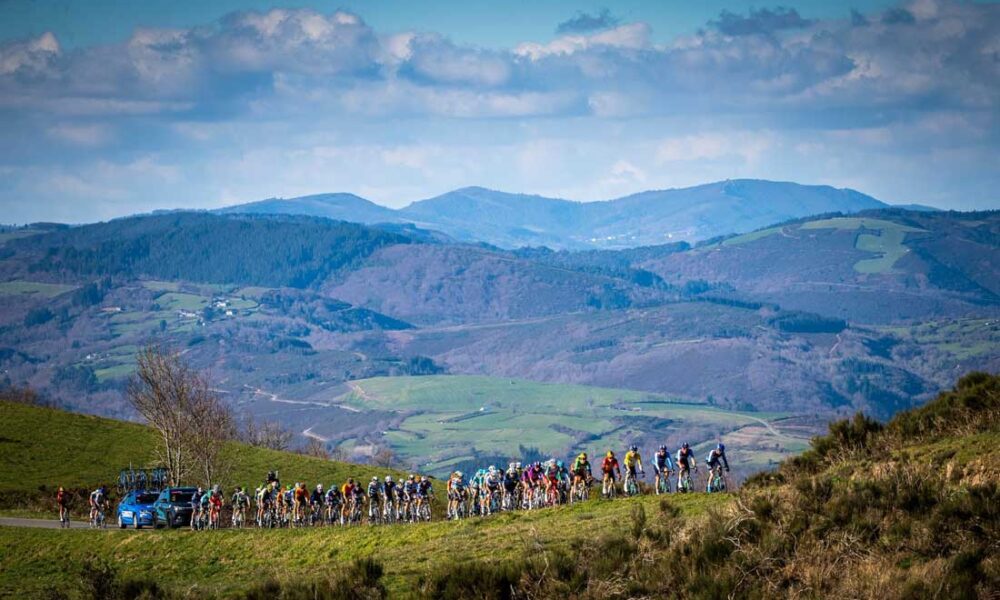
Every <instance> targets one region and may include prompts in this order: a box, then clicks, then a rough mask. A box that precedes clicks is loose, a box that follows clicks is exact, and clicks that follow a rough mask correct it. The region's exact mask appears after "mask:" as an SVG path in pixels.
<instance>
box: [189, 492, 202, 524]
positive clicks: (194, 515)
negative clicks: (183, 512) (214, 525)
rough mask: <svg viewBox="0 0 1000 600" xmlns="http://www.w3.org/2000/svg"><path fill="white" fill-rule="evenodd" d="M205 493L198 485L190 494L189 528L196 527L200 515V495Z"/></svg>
mask: <svg viewBox="0 0 1000 600" xmlns="http://www.w3.org/2000/svg"><path fill="white" fill-rule="evenodd" d="M204 495H205V491H204V490H202V489H201V486H198V489H197V490H195V492H194V495H193V496H191V530H192V531H194V530H197V529H198V520H199V519H200V517H201V497H202V496H204Z"/></svg>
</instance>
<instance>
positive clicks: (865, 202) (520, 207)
mask: <svg viewBox="0 0 1000 600" xmlns="http://www.w3.org/2000/svg"><path fill="white" fill-rule="evenodd" d="M885 207H887V205H886V204H884V203H882V202H880V201H878V200H876V199H875V198H872V197H871V196H867V195H865V194H862V193H860V192H856V191H854V190H849V189H837V188H833V187H829V186H807V185H800V184H797V183H788V182H774V181H762V180H752V179H734V180H727V181H721V182H716V183H710V184H705V185H700V186H696V187H690V188H682V189H670V190H655V191H648V192H642V193H639V194H633V195H631V196H625V197H623V198H617V199H614V200H607V201H601V202H574V201H570V200H563V199H559V198H547V197H544V196H537V195H528V194H511V193H507V192H500V191H496V190H489V189H486V188H482V187H467V188H461V189H458V190H454V191H451V192H448V193H446V194H442V195H440V196H435V197H433V198H428V199H426V200H420V201H417V202H413V203H412V204H410V205H408V206H406V207H404V208H401V209H396V210H394V209H389V208H385V207H382V206H379V205H377V204H374V203H372V202H369V201H367V200H365V199H363V198H360V197H358V196H354V195H352V194H320V195H315V196H304V197H301V198H293V199H288V200H284V199H271V200H262V201H259V202H251V203H249V204H240V205H236V206H230V207H227V208H224V209H222V210H221V212H227V213H271V214H303V215H310V216H321V217H328V218H332V219H340V220H344V221H354V222H359V223H366V224H374V223H413V224H415V225H417V226H419V227H423V228H426V229H432V230H437V231H441V232H443V233H446V234H448V235H449V236H452V237H454V238H455V239H457V240H460V241H467V242H486V243H489V244H493V245H495V246H499V247H502V248H518V247H523V246H549V247H551V248H556V249H588V248H609V249H617V248H632V247H637V246H647V245H653V244H662V243H666V242H670V241H679V240H688V241H697V240H704V239H708V238H712V237H715V236H719V235H725V234H730V233H745V232H748V231H753V230H755V229H759V228H761V227H764V226H767V225H770V224H772V223H775V222H779V221H785V220H789V219H796V218H801V217H805V216H809V215H815V214H821V213H828V212H841V213H854V212H858V211H861V210H867V209H876V208H885Z"/></svg>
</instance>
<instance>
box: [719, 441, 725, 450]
mask: <svg viewBox="0 0 1000 600" xmlns="http://www.w3.org/2000/svg"><path fill="white" fill-rule="evenodd" d="M718 448H719V452H725V451H726V445H725V444H723V443H721V442H720V443H719V445H718Z"/></svg>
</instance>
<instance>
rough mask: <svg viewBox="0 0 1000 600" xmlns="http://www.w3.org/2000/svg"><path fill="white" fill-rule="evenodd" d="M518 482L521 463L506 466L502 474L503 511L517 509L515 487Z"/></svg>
mask: <svg viewBox="0 0 1000 600" xmlns="http://www.w3.org/2000/svg"><path fill="white" fill-rule="evenodd" d="M520 481H521V463H511V464H509V465H507V470H506V471H505V472H504V474H503V497H504V501H503V503H504V509H505V510H512V509H514V508H516V507H517V503H516V498H517V486H518V484H519V483H520Z"/></svg>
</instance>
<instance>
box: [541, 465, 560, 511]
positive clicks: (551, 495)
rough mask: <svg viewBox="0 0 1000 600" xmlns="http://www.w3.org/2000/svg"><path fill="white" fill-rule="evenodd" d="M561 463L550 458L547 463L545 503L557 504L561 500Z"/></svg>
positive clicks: (544, 480)
mask: <svg viewBox="0 0 1000 600" xmlns="http://www.w3.org/2000/svg"><path fill="white" fill-rule="evenodd" d="M559 471H560V469H559V463H558V462H556V461H555V460H549V462H548V464H546V465H545V478H544V479H543V482H544V483H545V503H546V504H549V505H555V504H557V503H558V502H559Z"/></svg>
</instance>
